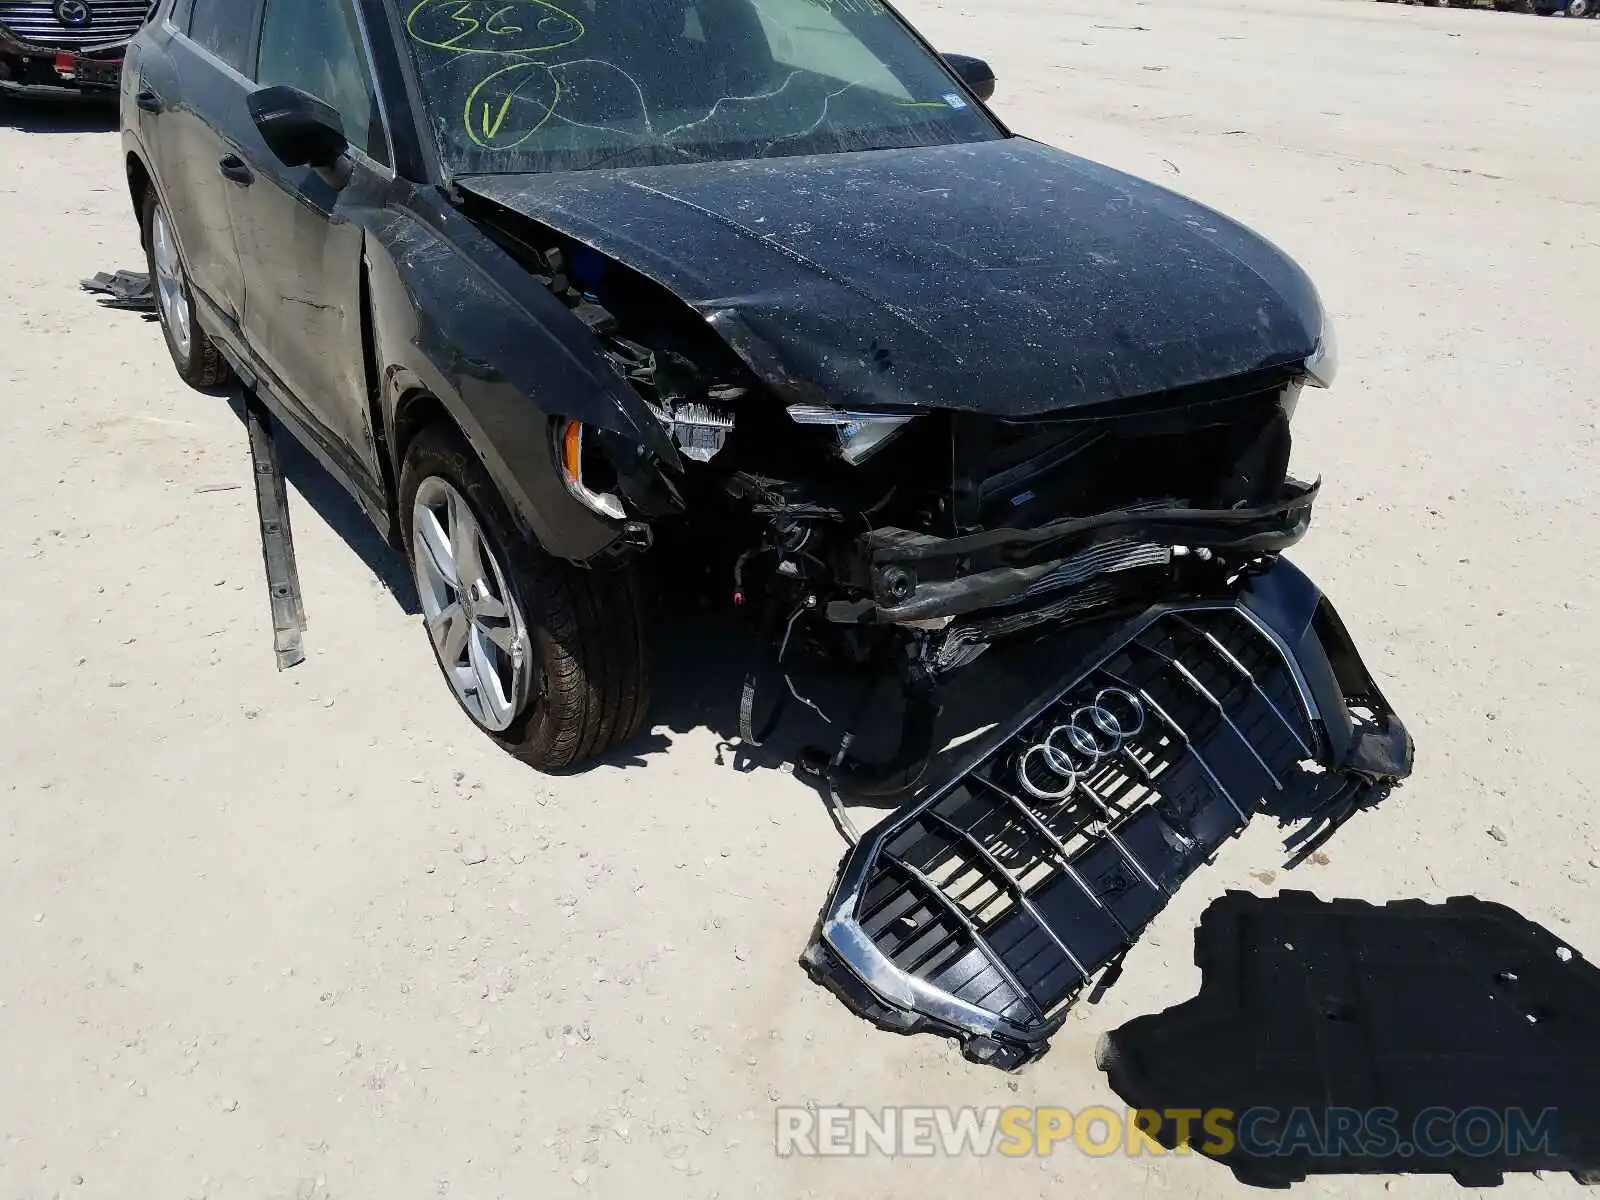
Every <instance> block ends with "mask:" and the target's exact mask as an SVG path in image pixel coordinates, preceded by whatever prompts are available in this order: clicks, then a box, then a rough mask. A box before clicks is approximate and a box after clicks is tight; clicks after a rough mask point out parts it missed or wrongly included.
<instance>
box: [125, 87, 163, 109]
mask: <svg viewBox="0 0 1600 1200" xmlns="http://www.w3.org/2000/svg"><path fill="white" fill-rule="evenodd" d="M133 102H134V103H135V104H137V105H138V106H139V107H140V108H142V109H143V110H144V111H145V112H147V113H158V112H160V111H162V109H164V108H166V104H165V103H164V102H163V101H162V99H161V94H160V93H159V92H157V91H155V90H154V89H153V88H145V89H144V90H143V91H142V92H140V93H139V94H138V95H137V96H135V97H134V98H133Z"/></svg>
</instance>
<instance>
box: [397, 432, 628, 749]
mask: <svg viewBox="0 0 1600 1200" xmlns="http://www.w3.org/2000/svg"><path fill="white" fill-rule="evenodd" d="M441 485H447V486H448V488H450V489H454V491H455V493H456V494H457V497H458V498H459V499H460V500H464V501H465V503H466V505H467V507H468V508H469V509H470V514H471V517H472V518H473V519H474V520H475V521H476V523H477V529H478V533H479V534H480V535H481V537H482V546H483V548H486V549H487V551H488V558H487V559H485V560H484V566H483V569H482V570H481V571H480V572H479V574H480V575H481V577H482V584H483V586H484V587H485V588H486V591H484V592H479V591H476V590H474V589H472V588H469V589H468V591H469V592H470V593H471V594H473V595H476V596H478V600H477V601H475V602H474V603H475V604H481V603H482V601H483V599H484V597H485V596H486V595H487V596H488V598H490V599H493V598H494V597H493V596H492V593H494V592H496V591H498V588H499V586H500V585H501V582H502V581H503V586H504V587H505V589H506V591H507V592H508V593H509V599H510V600H511V602H512V603H511V605H510V606H508V607H509V611H510V614H511V616H510V618H509V619H510V620H511V621H512V628H513V630H519V631H520V633H518V634H517V635H516V639H515V640H516V645H517V647H518V651H519V652H520V654H521V655H523V656H525V661H526V663H527V667H528V672H529V673H528V679H527V682H526V683H525V685H524V686H525V688H526V693H525V694H521V693H522V691H523V689H522V688H518V687H515V686H513V687H507V688H500V689H498V690H497V694H496V698H497V699H498V700H503V701H505V702H506V715H508V717H509V720H508V722H507V723H505V724H504V727H503V728H497V726H498V725H500V724H501V721H499V720H492V719H486V715H485V711H484V710H485V709H486V707H488V706H486V704H485V702H484V700H483V698H482V697H481V695H480V696H477V697H476V698H474V695H473V693H474V692H475V691H481V690H482V689H481V688H480V689H470V688H469V689H467V691H468V694H465V695H464V694H463V690H462V688H461V686H459V685H458V684H457V683H456V682H455V681H454V680H453V679H452V673H451V667H450V665H449V664H447V663H446V661H445V657H444V653H443V652H442V651H441V646H440V641H441V639H440V637H439V636H436V635H435V628H436V622H435V621H434V620H433V619H432V618H431V617H430V613H429V608H430V604H434V603H435V602H434V601H432V600H430V598H429V596H428V594H427V592H428V589H429V588H430V586H431V587H433V588H434V589H437V586H438V585H437V583H434V584H432V585H430V583H429V582H428V579H427V578H426V576H427V575H428V573H429V567H428V566H426V565H423V564H419V557H418V556H419V554H420V555H422V556H424V558H426V556H428V553H429V551H428V549H427V547H419V546H418V545H417V544H416V543H417V540H418V539H417V533H416V529H417V521H418V515H419V514H418V511H417V510H418V504H419V496H422V497H423V498H424V501H426V500H427V498H428V497H430V496H434V495H437V494H438V493H439V491H440V490H441ZM400 527H401V531H402V539H403V541H404V544H405V551H406V557H407V559H408V560H409V561H410V563H411V566H412V571H413V574H414V575H415V576H416V578H417V581H418V591H419V593H422V594H423V622H424V627H425V630H426V631H427V632H428V633H429V638H428V641H429V644H430V645H431V646H432V647H433V649H434V658H435V661H436V662H438V664H439V670H440V672H441V674H442V675H443V676H444V678H445V682H446V684H447V686H449V687H450V691H451V694H452V695H454V696H455V698H456V703H457V704H458V705H460V707H461V709H462V711H463V712H465V713H466V714H467V715H468V716H469V717H471V718H472V720H473V723H474V724H475V725H477V726H478V728H479V729H480V730H482V731H483V732H484V733H486V734H488V735H489V736H490V737H491V738H493V739H494V740H495V741H496V742H498V743H499V744H500V745H501V747H502V748H504V749H505V750H507V751H508V752H509V753H511V754H513V755H515V756H516V757H517V758H519V759H521V760H522V761H523V762H525V763H527V764H528V765H530V766H532V767H534V768H536V769H538V770H541V771H555V770H561V769H563V768H567V767H572V766H576V765H578V764H579V763H582V762H584V761H585V760H587V759H590V758H594V757H595V756H596V755H600V754H604V753H605V752H606V751H608V750H610V749H612V748H614V747H615V746H618V745H620V744H621V743H623V742H626V741H628V740H629V739H631V738H633V737H635V736H636V735H637V734H638V733H639V730H640V729H641V727H642V726H643V724H644V720H645V717H646V715H647V712H648V709H649V702H650V662H649V643H648V638H647V629H646V625H647V622H646V604H645V600H644V592H643V587H642V584H641V581H640V579H639V576H638V574H637V572H636V571H635V570H634V569H632V568H621V569H610V570H599V569H596V570H584V569H582V568H579V567H575V566H573V565H571V564H570V563H566V562H563V561H561V560H558V559H554V558H551V557H550V556H549V555H547V554H545V553H544V551H542V550H541V549H540V548H539V547H537V546H536V545H534V544H533V543H531V542H530V541H529V540H528V539H527V538H526V537H524V536H523V535H522V534H520V533H519V532H518V531H517V527H516V525H515V523H514V522H513V521H512V519H511V514H510V510H509V508H508V506H507V505H506V502H505V500H504V499H503V498H502V497H501V495H500V492H499V490H498V489H497V488H496V487H495V485H494V483H493V481H492V480H491V479H490V478H489V473H488V471H487V470H485V469H484V466H483V464H482V463H481V462H480V461H479V460H478V457H477V455H476V454H474V453H473V451H472V448H471V447H470V446H469V445H468V444H467V442H466V439H465V438H463V437H462V436H461V434H460V433H458V432H457V431H456V430H455V429H454V428H452V427H450V426H448V425H445V424H442V423H441V424H434V425H430V426H428V427H427V428H426V429H424V430H423V431H422V432H421V433H419V434H418V435H417V437H416V440H415V441H413V442H412V443H411V445H410V447H409V448H408V449H407V451H406V457H405V464H404V466H403V468H402V470H401V474H400ZM453 558H454V553H453V552H452V559H453ZM435 561H436V560H435ZM419 565H421V566H422V569H421V570H419ZM460 593H461V589H460V588H456V589H453V590H451V591H447V592H446V594H454V595H455V596H456V598H457V600H458V601H460V600H461V599H462V597H461V594H460ZM468 611H469V613H470V612H471V605H469V607H468ZM471 636H473V635H472V634H468V635H467V637H468V638H470V637H471ZM502 636H503V635H502ZM513 661H523V660H522V659H512V658H508V659H507V660H506V662H505V664H503V665H504V667H505V673H503V674H501V676H500V678H501V680H502V681H503V680H504V679H505V678H506V677H507V675H508V674H510V673H511V672H514V671H515V670H516V669H517V668H516V667H514V666H511V665H510V664H511V663H512V662H513ZM456 671H457V673H458V674H459V672H460V671H461V668H460V667H459V666H458V667H456ZM512 677H513V678H515V676H512Z"/></svg>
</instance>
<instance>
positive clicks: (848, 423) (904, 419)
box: [788, 404, 916, 466]
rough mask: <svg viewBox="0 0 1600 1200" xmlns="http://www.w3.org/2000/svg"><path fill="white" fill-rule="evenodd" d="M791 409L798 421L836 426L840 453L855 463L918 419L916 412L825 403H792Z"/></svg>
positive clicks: (792, 418)
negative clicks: (857, 408) (858, 409)
mask: <svg viewBox="0 0 1600 1200" xmlns="http://www.w3.org/2000/svg"><path fill="white" fill-rule="evenodd" d="M788 411H789V418H790V420H792V421H793V422H794V423H795V424H796V425H821V426H826V427H827V428H830V429H832V430H833V432H834V435H835V436H836V437H837V438H838V441H839V446H838V452H839V457H840V458H842V459H844V461H845V462H847V463H849V464H850V465H851V466H854V465H855V464H857V463H860V462H865V461H866V460H867V459H868V458H870V457H871V456H872V455H874V454H876V453H877V452H878V451H879V450H880V449H882V448H883V446H884V445H885V444H886V443H888V441H889V440H890V439H891V438H893V437H894V436H895V434H897V433H899V432H900V431H901V430H902V429H904V428H905V427H906V426H907V425H909V424H910V423H911V422H912V421H913V420H915V419H916V418H915V415H914V414H913V415H909V416H895V415H893V414H890V413H868V412H847V411H845V410H843V409H838V408H829V407H827V406H826V405H823V404H791V405H790V406H789V410H788Z"/></svg>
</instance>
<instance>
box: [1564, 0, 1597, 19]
mask: <svg viewBox="0 0 1600 1200" xmlns="http://www.w3.org/2000/svg"><path fill="white" fill-rule="evenodd" d="M1593 15H1594V5H1593V3H1591V0H1567V16H1569V17H1592V16H1593Z"/></svg>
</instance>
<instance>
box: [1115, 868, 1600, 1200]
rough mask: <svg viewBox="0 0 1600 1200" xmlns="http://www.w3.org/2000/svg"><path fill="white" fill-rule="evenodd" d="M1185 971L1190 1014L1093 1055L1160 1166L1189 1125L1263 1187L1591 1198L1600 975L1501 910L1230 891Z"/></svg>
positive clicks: (1155, 1022) (1466, 901)
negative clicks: (1191, 970) (1372, 1183)
mask: <svg viewBox="0 0 1600 1200" xmlns="http://www.w3.org/2000/svg"><path fill="white" fill-rule="evenodd" d="M1195 962H1196V964H1197V965H1198V966H1199V967H1200V969H1201V971H1202V978H1201V984H1200V991H1199V993H1198V995H1196V996H1195V998H1193V999H1191V1000H1188V1001H1185V1002H1184V1003H1182V1004H1179V1005H1177V1006H1176V1007H1174V1008H1169V1009H1167V1010H1166V1011H1164V1012H1161V1013H1156V1014H1153V1015H1149V1016H1143V1017H1139V1018H1137V1019H1135V1020H1133V1021H1131V1022H1129V1023H1128V1024H1126V1025H1124V1026H1123V1027H1122V1028H1120V1029H1117V1030H1115V1031H1114V1032H1112V1033H1110V1034H1108V1035H1106V1037H1105V1038H1104V1039H1103V1041H1102V1044H1101V1047H1100V1052H1099V1059H1100V1065H1101V1067H1102V1069H1104V1070H1105V1071H1106V1073H1107V1075H1108V1076H1109V1079H1110V1082H1111V1086H1112V1088H1113V1089H1114V1090H1115V1091H1116V1092H1117V1094H1118V1095H1119V1096H1120V1097H1121V1098H1122V1099H1123V1100H1124V1101H1126V1102H1127V1104H1128V1105H1129V1106H1130V1107H1131V1108H1134V1109H1138V1110H1144V1111H1143V1113H1142V1115H1141V1117H1140V1118H1139V1122H1140V1125H1141V1126H1142V1127H1143V1128H1145V1129H1146V1130H1149V1131H1153V1132H1154V1134H1155V1140H1156V1141H1158V1142H1159V1143H1161V1145H1163V1146H1164V1147H1166V1148H1167V1149H1169V1150H1170V1149H1173V1148H1174V1147H1176V1146H1177V1145H1178V1144H1179V1143H1180V1141H1182V1140H1184V1139H1183V1138H1181V1137H1180V1135H1179V1132H1178V1131H1179V1127H1180V1125H1182V1124H1185V1123H1187V1125H1188V1128H1189V1130H1190V1134H1189V1137H1188V1139H1187V1141H1188V1144H1189V1145H1190V1146H1191V1147H1192V1149H1193V1150H1194V1151H1198V1152H1199V1153H1201V1154H1204V1155H1207V1156H1209V1157H1215V1158H1217V1159H1218V1160H1219V1161H1220V1162H1222V1163H1224V1164H1226V1165H1227V1166H1228V1167H1230V1168H1231V1169H1232V1170H1233V1172H1234V1174H1235V1176H1236V1177H1237V1178H1238V1179H1239V1181H1240V1182H1242V1183H1246V1184H1251V1185H1255V1186H1263V1187H1287V1186H1289V1185H1290V1184H1291V1183H1294V1182H1297V1181H1299V1180H1302V1179H1305V1178H1306V1177H1307V1176H1311V1175H1328V1174H1356V1173H1360V1174H1366V1173H1385V1174H1390V1173H1402V1174H1432V1175H1452V1176H1454V1177H1455V1179H1456V1180H1457V1182H1458V1183H1460V1184H1461V1185H1463V1186H1469V1187H1484V1186H1495V1185H1497V1184H1499V1183H1500V1182H1501V1181H1502V1177H1503V1175H1504V1174H1505V1173H1506V1172H1530V1171H1544V1170H1549V1171H1570V1172H1572V1173H1573V1174H1574V1175H1576V1176H1577V1177H1578V1178H1579V1180H1580V1182H1586V1183H1596V1182H1600V970H1597V969H1596V968H1595V967H1594V966H1593V965H1592V964H1590V963H1589V962H1588V961H1587V960H1585V959H1584V958H1583V956H1582V955H1581V954H1579V953H1578V951H1577V950H1575V949H1573V948H1572V947H1570V946H1569V945H1567V943H1566V942H1565V941H1563V940H1562V939H1561V938H1560V937H1559V936H1557V935H1556V934H1553V933H1551V932H1550V931H1548V930H1546V929H1544V928H1542V927H1541V926H1539V925H1536V924H1534V923H1533V922H1532V921H1529V920H1527V919H1526V918H1524V917H1522V916H1521V915H1519V914H1518V913H1516V912H1515V911H1513V910H1511V909H1509V908H1506V907H1504V906H1502V905H1498V904H1490V903H1487V902H1485V901H1481V900H1476V899H1472V898H1470V897H1463V898H1456V899H1452V900H1449V901H1447V902H1445V903H1443V904H1428V903H1425V902H1423V901H1420V900H1403V901H1395V902H1391V903H1389V904H1387V905H1373V904H1368V903H1366V902H1364V901H1359V900H1333V901H1322V900H1319V899H1317V898H1316V897H1315V896H1312V895H1310V894H1308V893H1303V892H1284V893H1282V894H1280V895H1278V896H1275V897H1270V898H1263V897H1259V896H1254V895H1249V894H1246V893H1242V892H1230V893H1229V894H1227V895H1226V896H1224V897H1222V898H1221V899H1219V900H1217V901H1216V902H1215V903H1213V904H1212V905H1211V906H1210V908H1208V909H1207V910H1206V912H1205V914H1204V916H1203V917H1202V919H1201V922H1200V925H1199V927H1198V928H1197V930H1196V931H1195ZM1184 1113H1187V1114H1189V1115H1188V1116H1183V1115H1182V1114H1184ZM1208 1122H1209V1124H1208Z"/></svg>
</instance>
